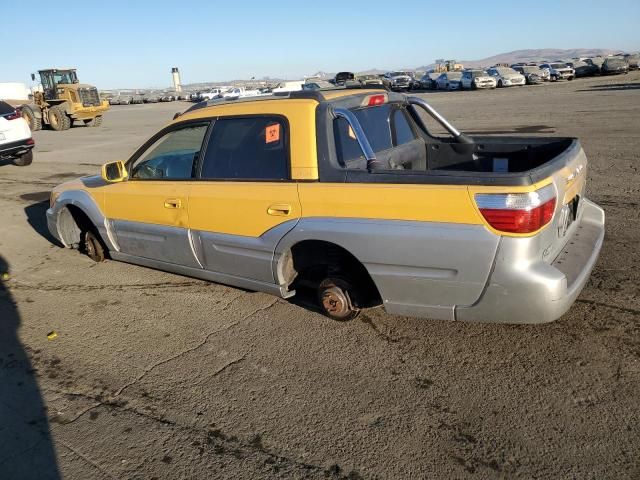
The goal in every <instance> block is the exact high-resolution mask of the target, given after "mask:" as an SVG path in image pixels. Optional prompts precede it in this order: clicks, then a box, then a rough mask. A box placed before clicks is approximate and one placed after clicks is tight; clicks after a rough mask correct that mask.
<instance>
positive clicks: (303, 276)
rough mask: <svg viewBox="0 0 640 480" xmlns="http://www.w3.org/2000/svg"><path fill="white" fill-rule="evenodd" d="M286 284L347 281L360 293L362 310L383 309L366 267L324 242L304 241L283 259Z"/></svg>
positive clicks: (343, 251) (333, 244) (331, 244)
mask: <svg viewBox="0 0 640 480" xmlns="http://www.w3.org/2000/svg"><path fill="white" fill-rule="evenodd" d="M284 258H285V263H286V265H284V266H283V269H282V271H283V272H285V273H284V276H285V281H286V283H287V284H289V285H290V286H293V287H294V288H295V287H296V286H297V285H303V284H306V285H319V284H320V283H321V282H322V281H323V280H324V279H326V278H329V277H338V278H340V277H344V278H346V279H348V280H349V281H350V282H352V283H353V285H354V286H356V287H357V289H358V293H359V295H358V297H359V299H360V303H362V305H359V306H360V307H372V306H376V305H380V304H381V303H382V299H381V296H380V292H378V288H377V287H376V284H375V283H374V281H373V279H372V278H371V275H369V272H368V271H367V269H366V267H365V266H364V265H363V264H362V262H360V260H358V259H357V258H356V257H355V256H354V255H353V254H352V253H351V252H349V251H348V250H346V249H345V248H343V247H341V246H339V245H336V244H335V243H331V242H327V241H323V240H303V241H301V242H299V243H296V244H295V245H293V246H292V247H291V249H290V251H289V252H287V254H285V255H284Z"/></svg>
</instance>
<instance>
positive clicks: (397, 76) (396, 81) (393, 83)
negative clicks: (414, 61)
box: [384, 71, 411, 91]
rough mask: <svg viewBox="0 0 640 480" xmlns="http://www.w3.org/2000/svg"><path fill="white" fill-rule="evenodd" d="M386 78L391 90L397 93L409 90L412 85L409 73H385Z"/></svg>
mask: <svg viewBox="0 0 640 480" xmlns="http://www.w3.org/2000/svg"><path fill="white" fill-rule="evenodd" d="M384 77H385V78H386V79H387V82H388V83H389V89H391V90H395V91H401V90H409V86H410V85H411V75H409V73H407V72H398V71H393V72H387V73H385V74H384Z"/></svg>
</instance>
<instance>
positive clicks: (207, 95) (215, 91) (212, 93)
mask: <svg viewBox="0 0 640 480" xmlns="http://www.w3.org/2000/svg"><path fill="white" fill-rule="evenodd" d="M231 88H232V87H217V88H212V89H211V90H208V91H206V92H200V99H201V100H200V101H202V100H213V99H214V98H221V97H222V94H223V93H225V92H226V91H227V90H230V89H231Z"/></svg>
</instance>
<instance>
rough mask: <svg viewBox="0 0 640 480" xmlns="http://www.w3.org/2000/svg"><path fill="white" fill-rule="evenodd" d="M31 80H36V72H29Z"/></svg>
mask: <svg viewBox="0 0 640 480" xmlns="http://www.w3.org/2000/svg"><path fill="white" fill-rule="evenodd" d="M31 81H32V82H35V81H36V74H35V73H32V74H31Z"/></svg>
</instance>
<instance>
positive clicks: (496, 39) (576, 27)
mask: <svg viewBox="0 0 640 480" xmlns="http://www.w3.org/2000/svg"><path fill="white" fill-rule="evenodd" d="M3 3H5V5H2V4H3ZM523 3H524V2H519V3H517V4H516V3H514V2H512V1H503V0H494V1H492V2H491V5H490V6H487V5H485V4H482V3H481V2H476V1H472V2H466V1H465V2H459V1H458V2H455V5H456V8H452V7H451V6H450V4H449V6H447V4H443V3H442V2H430V1H422V2H415V1H413V0H407V1H405V2H403V3H402V7H395V6H394V7H390V6H389V3H388V2H378V1H375V0H371V1H370V2H367V3H366V5H363V6H359V5H355V4H345V3H342V2H336V1H333V0H327V1H325V2H323V3H321V4H313V5H303V6H302V7H301V6H300V5H301V4H300V3H299V2H292V1H289V0H281V2H279V3H278V4H277V6H276V5H272V4H268V3H266V2H257V1H254V0H247V1H245V2H244V3H243V4H242V5H240V6H237V5H236V4H235V3H220V2H215V3H212V2H207V1H204V0H185V1H184V2H181V3H180V4H176V3H175V2H169V1H167V0H157V1H154V2H132V1H131V0H128V1H125V0H111V1H110V2H108V3H106V2H86V1H82V2H81V1H75V0H72V1H69V2H67V3H66V4H65V5H66V7H65V9H64V12H63V13H61V11H60V7H59V5H57V4H56V3H55V2H50V1H49V2H45V1H42V0H34V1H32V2H16V1H13V0H0V6H1V7H2V12H3V15H2V16H3V18H4V19H5V22H6V20H7V19H14V18H15V19H21V18H22V19H28V18H30V17H31V18H32V17H33V12H34V11H37V12H38V16H39V17H40V18H58V19H60V20H61V21H59V22H44V23H41V22H38V25H39V26H38V27H36V28H33V29H31V30H29V35H23V34H19V35H17V36H16V31H18V32H19V31H20V30H16V29H15V28H4V29H0V42H1V44H2V45H6V46H9V47H10V48H6V50H5V55H4V58H3V59H2V65H3V68H2V70H1V71H0V82H11V81H13V82H22V83H26V84H27V85H30V84H31V79H30V77H29V74H30V73H32V72H35V71H37V70H38V69H41V68H47V67H54V66H55V67H76V68H78V74H79V77H80V79H81V80H83V81H85V82H87V83H92V84H94V85H96V86H98V87H99V88H102V89H108V88H152V87H156V88H165V87H168V86H169V85H170V84H171V73H170V72H171V67H174V66H176V67H178V68H180V72H181V74H182V81H183V83H185V84H189V83H199V82H220V81H225V80H232V79H240V78H243V79H248V78H251V77H256V78H263V77H278V78H291V79H293V78H301V76H303V75H310V74H313V73H315V72H317V71H329V72H336V71H341V70H350V71H363V70H368V69H373V68H380V69H383V68H389V69H394V68H407V67H410V68H415V67H418V66H421V65H428V64H430V63H432V62H433V61H434V60H435V59H436V58H455V59H458V60H479V59H482V58H486V57H490V56H492V55H496V54H499V53H504V52H510V51H514V50H522V49H542V48H545V49H546V48H553V49H556V48H558V49H573V48H608V49H614V50H621V51H637V50H639V49H640V36H639V35H637V28H638V27H637V24H638V19H639V18H640V2H638V1H637V0H634V1H631V0H619V1H609V2H606V4H597V5H595V4H594V5H587V4H586V2H583V1H574V0H568V1H564V2H558V1H557V0H555V1H550V0H537V1H536V2H532V3H531V4H526V5H525V4H523ZM462 10H464V11H462ZM74 12H81V15H80V18H82V19H85V20H84V22H85V23H79V22H76V21H67V20H73V16H74ZM87 19H88V20H87ZM91 19H94V20H91ZM14 25H15V26H16V28H17V27H19V26H21V25H25V23H22V22H20V21H15V22H14ZM69 25H71V26H72V27H74V26H75V27H79V30H83V27H85V28H84V30H83V31H86V32H88V33H85V34H83V35H77V36H73V35H71V33H70V32H69V30H68V28H69ZM92 27H94V30H93V31H91V28H92ZM23 33H24V32H23ZM50 47H53V48H50Z"/></svg>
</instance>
